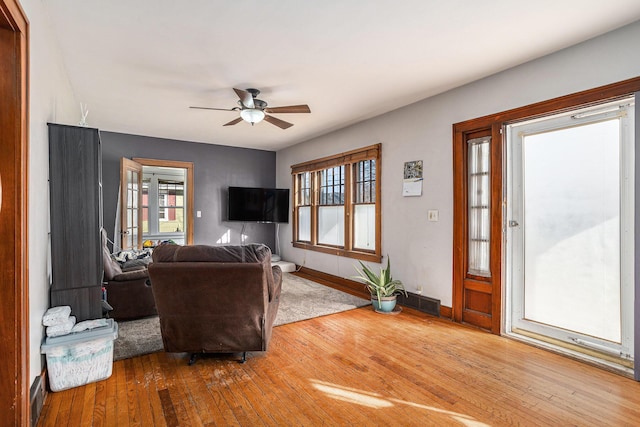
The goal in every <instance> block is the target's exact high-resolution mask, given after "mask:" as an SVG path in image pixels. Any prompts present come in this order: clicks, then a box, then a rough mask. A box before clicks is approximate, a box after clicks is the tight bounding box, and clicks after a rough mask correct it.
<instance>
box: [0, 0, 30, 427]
mask: <svg viewBox="0 0 640 427" xmlns="http://www.w3.org/2000/svg"><path fill="white" fill-rule="evenodd" d="M28 31H29V25H28V20H27V17H26V14H25V13H24V11H23V10H22V7H21V6H20V4H19V2H18V0H0V57H2V58H3V59H5V58H10V59H13V61H5V60H3V61H0V76H1V78H0V99H2V100H3V104H2V115H0V135H2V138H0V150H1V151H2V153H3V154H2V156H0V238H2V241H3V245H2V248H1V249H0V268H1V269H2V272H3V273H2V278H3V280H2V286H0V334H1V335H2V340H0V354H2V360H3V361H2V364H1V366H0V381H1V383H0V413H1V414H2V418H3V421H4V422H6V423H7V425H28V424H29V421H30V414H29V320H28V319H29V305H28V301H29V292H28V262H29V260H28V241H29V240H28V209H27V208H28V176H29V171H28V141H29V135H28V125H29V108H28V100H29V96H28V95H29V94H28V87H29V71H28V70H29V60H28V58H29V34H28ZM5 102H6V103H5Z"/></svg>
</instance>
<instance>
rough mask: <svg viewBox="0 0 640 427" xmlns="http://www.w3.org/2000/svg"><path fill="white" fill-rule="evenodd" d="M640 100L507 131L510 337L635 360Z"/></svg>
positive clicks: (626, 362)
mask: <svg viewBox="0 0 640 427" xmlns="http://www.w3.org/2000/svg"><path fill="white" fill-rule="evenodd" d="M633 108H634V107H633V98H631V99H625V100H624V101H620V102H617V103H615V104H608V105H603V106H599V107H591V108H589V109H583V110H579V111H574V112H571V113H565V114H561V115H557V116H553V117H547V118H544V119H538V120H533V121H529V122H526V123H518V124H512V125H509V126H507V129H506V130H507V188H508V194H507V215H506V221H507V224H505V225H506V230H507V232H506V236H507V245H506V247H507V253H506V256H507V266H506V267H507V277H506V278H507V289H506V304H505V307H506V313H505V314H506V316H505V319H506V324H505V330H506V331H507V333H514V334H520V335H522V336H526V337H528V338H533V339H536V340H541V341H544V342H546V343H551V344H554V345H559V346H560V347H562V348H564V349H565V350H567V351H572V352H573V351H575V352H578V353H584V354H588V355H590V356H586V357H596V358H598V359H603V360H606V361H608V362H605V363H614V364H616V365H619V366H621V367H623V369H625V368H624V367H627V368H631V367H632V366H633V365H632V359H633V297H634V295H633V261H634V259H633V247H634V246H633V239H634V235H633V221H634V217H633V215H634V211H633V202H634V200H633V182H634V175H633V173H634V172H633V165H634V148H633V141H634V139H633V116H634V111H633Z"/></svg>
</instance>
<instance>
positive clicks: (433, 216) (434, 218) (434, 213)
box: [427, 210, 438, 222]
mask: <svg viewBox="0 0 640 427" xmlns="http://www.w3.org/2000/svg"><path fill="white" fill-rule="evenodd" d="M427 218H428V219H429V221H432V222H435V221H437V220H438V211H437V210H430V211H428V212H427Z"/></svg>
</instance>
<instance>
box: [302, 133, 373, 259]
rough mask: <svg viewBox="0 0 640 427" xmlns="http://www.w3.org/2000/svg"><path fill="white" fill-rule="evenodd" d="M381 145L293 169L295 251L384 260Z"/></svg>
mask: <svg viewBox="0 0 640 427" xmlns="http://www.w3.org/2000/svg"><path fill="white" fill-rule="evenodd" d="M379 170H380V144H377V145H373V146H370V147H365V148H362V149H359V150H354V151H350V152H347V153H342V154H338V155H336V156H331V157H325V158H322V159H318V160H313V161H310V162H305V163H301V164H298V165H294V166H292V167H291V173H292V176H293V187H294V197H293V200H294V220H293V236H294V238H293V240H294V242H293V245H294V247H298V248H303V249H309V250H315V251H319V252H325V253H331V254H336V255H341V256H346V257H351V258H358V259H363V260H368V261H374V262H377V261H380V258H381V244H380V230H381V218H380V202H379V201H380V185H379V173H378V171H379Z"/></svg>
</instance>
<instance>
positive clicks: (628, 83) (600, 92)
mask: <svg viewBox="0 0 640 427" xmlns="http://www.w3.org/2000/svg"><path fill="white" fill-rule="evenodd" d="M636 92H640V77H635V78H631V79H628V80H623V81H621V82H617V83H612V84H609V85H605V86H600V87H597V88H594V89H589V90H585V91H582V92H577V93H573V94H570V95H565V96H561V97H558V98H554V99H551V100H548V101H542V102H538V103H535V104H531V105H526V106H524V107H519V108H515V109H512V110H508V111H503V112H500V113H496V114H492V115H488V116H484V117H480V118H477V119H472V120H468V121H465V122H461V123H456V124H454V125H453V161H454V163H453V170H454V177H453V178H454V179H453V182H454V187H453V190H454V196H453V198H454V215H453V304H452V310H453V313H452V318H453V319H454V321H456V322H462V308H463V306H464V305H463V304H464V295H463V290H464V288H463V279H464V277H465V272H466V262H467V261H466V255H467V252H466V250H465V247H466V239H467V230H466V227H467V224H466V191H465V190H466V166H465V165H464V164H463V163H461V162H464V160H465V159H466V154H465V153H463V152H462V150H464V149H465V148H466V147H465V144H466V140H465V139H464V138H465V135H468V134H469V133H472V132H475V131H480V130H487V129H490V130H491V135H492V141H493V143H494V144H495V145H496V148H497V149H499V151H500V156H499V157H494V156H492V158H491V161H492V162H494V161H500V164H497V166H498V169H499V173H500V179H496V180H494V182H493V184H492V189H493V190H492V191H493V192H494V193H495V194H492V198H491V201H492V203H494V204H493V206H494V207H499V209H498V210H499V211H500V212H499V213H498V212H495V213H494V216H495V217H497V216H498V215H500V223H501V226H500V230H501V232H500V235H499V236H496V237H499V238H498V239H495V240H499V242H496V243H495V246H496V248H495V249H494V248H493V247H492V250H491V257H492V259H493V257H498V258H499V261H500V268H502V267H503V265H504V256H505V254H504V252H503V248H502V243H503V242H504V233H505V230H504V223H503V220H502V215H503V210H504V203H503V197H504V195H503V185H504V181H503V179H502V176H503V173H504V165H503V164H502V152H503V151H504V140H503V135H502V134H501V129H502V127H503V126H505V125H507V124H510V123H514V122H518V121H522V120H526V119H535V118H540V117H546V116H550V115H553V114H558V113H562V112H565V111H570V110H573V109H575V108H578V107H586V106H590V105H597V104H601V103H604V102H608V101H613V100H615V99H618V98H622V97H624V96H628V95H632V94H634V93H636ZM636 126H637V125H636ZM637 139H638V136H636V140H637ZM638 152H639V150H636V153H638ZM494 165H496V164H495V163H494ZM636 172H637V171H636ZM636 192H638V189H636ZM494 201H497V202H498V203H499V204H495V202H494ZM636 218H638V215H637V214H636ZM494 220H496V218H494ZM493 229H494V227H492V230H493ZM498 245H499V246H498ZM636 250H638V248H636ZM492 268H493V264H492ZM636 274H640V273H638V272H637V273H636ZM496 280H497V282H498V283H496V284H495V286H494V291H495V292H496V295H495V296H494V297H493V299H492V304H491V306H492V315H493V316H492V323H491V328H490V330H491V332H492V333H494V334H500V333H501V332H502V309H503V301H502V294H503V286H504V284H503V282H504V278H503V277H502V270H501V274H500V276H499V277H496ZM639 287H640V279H637V283H636V293H640V288H639ZM638 315H640V313H636V317H637V316H638ZM639 341H640V340H636V344H635V345H636V355H637V356H638V357H640V342H639ZM638 371H640V370H636V375H637V376H638V377H637V379H640V372H638Z"/></svg>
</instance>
